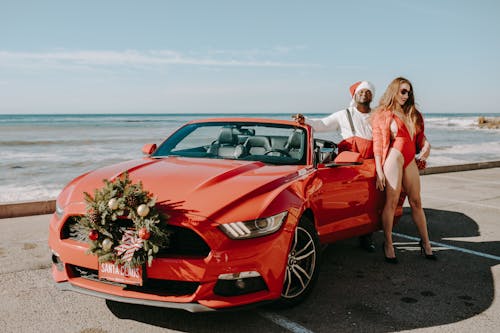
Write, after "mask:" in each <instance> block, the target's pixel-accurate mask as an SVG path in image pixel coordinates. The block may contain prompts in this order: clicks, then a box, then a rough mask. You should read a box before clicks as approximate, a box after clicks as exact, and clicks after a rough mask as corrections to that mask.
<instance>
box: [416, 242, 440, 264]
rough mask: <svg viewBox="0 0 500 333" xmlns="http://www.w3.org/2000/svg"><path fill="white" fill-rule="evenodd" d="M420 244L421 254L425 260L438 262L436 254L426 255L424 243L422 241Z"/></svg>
mask: <svg viewBox="0 0 500 333" xmlns="http://www.w3.org/2000/svg"><path fill="white" fill-rule="evenodd" d="M418 244H419V245H420V254H422V255H424V256H425V259H429V260H437V257H436V255H435V254H434V253H431V254H427V253H425V248H424V243H423V242H422V240H420V242H419V243H418Z"/></svg>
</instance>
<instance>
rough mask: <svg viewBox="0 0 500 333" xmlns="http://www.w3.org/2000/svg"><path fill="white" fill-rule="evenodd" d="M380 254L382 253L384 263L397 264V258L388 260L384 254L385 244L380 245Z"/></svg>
mask: <svg viewBox="0 0 500 333" xmlns="http://www.w3.org/2000/svg"><path fill="white" fill-rule="evenodd" d="M382 252H384V259H385V262H387V263H389V264H397V263H398V258H397V257H394V258H389V257H388V256H387V255H386V254H385V242H383V243H382Z"/></svg>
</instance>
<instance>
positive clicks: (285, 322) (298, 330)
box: [259, 312, 314, 333]
mask: <svg viewBox="0 0 500 333" xmlns="http://www.w3.org/2000/svg"><path fill="white" fill-rule="evenodd" d="M259 314H260V315H261V316H262V317H264V318H266V319H268V320H270V321H272V322H273V323H275V324H276V325H279V326H281V327H283V328H286V329H287V330H289V331H290V332H293V333H314V332H313V331H311V330H308V329H307V328H305V327H304V326H302V325H300V324H297V323H296V322H293V321H291V320H289V319H288V318H286V317H283V316H280V315H279V314H277V313H273V312H259Z"/></svg>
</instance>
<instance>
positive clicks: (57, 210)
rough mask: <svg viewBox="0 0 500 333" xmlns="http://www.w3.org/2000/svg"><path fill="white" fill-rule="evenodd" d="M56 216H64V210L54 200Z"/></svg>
mask: <svg viewBox="0 0 500 333" xmlns="http://www.w3.org/2000/svg"><path fill="white" fill-rule="evenodd" d="M56 215H57V217H58V218H61V217H62V216H63V215H64V209H63V208H62V207H61V206H60V205H59V202H58V201H57V200H56Z"/></svg>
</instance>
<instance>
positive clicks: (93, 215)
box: [89, 212, 101, 224]
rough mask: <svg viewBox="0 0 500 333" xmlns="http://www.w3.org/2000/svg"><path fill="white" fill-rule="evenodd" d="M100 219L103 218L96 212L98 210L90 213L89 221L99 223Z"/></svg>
mask: <svg viewBox="0 0 500 333" xmlns="http://www.w3.org/2000/svg"><path fill="white" fill-rule="evenodd" d="M100 220H101V216H100V215H99V214H98V213H96V212H92V213H90V215H89V222H90V223H91V224H99V221H100Z"/></svg>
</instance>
